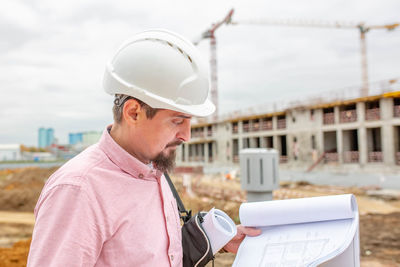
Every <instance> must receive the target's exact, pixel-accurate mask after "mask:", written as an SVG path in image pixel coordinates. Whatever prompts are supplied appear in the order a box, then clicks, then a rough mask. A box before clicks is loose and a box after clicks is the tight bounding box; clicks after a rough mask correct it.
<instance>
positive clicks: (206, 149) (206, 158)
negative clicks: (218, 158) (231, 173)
mask: <svg viewBox="0 0 400 267" xmlns="http://www.w3.org/2000/svg"><path fill="white" fill-rule="evenodd" d="M208 159H209V157H208V143H204V162H205V163H206V164H208ZM213 160H215V159H213Z"/></svg>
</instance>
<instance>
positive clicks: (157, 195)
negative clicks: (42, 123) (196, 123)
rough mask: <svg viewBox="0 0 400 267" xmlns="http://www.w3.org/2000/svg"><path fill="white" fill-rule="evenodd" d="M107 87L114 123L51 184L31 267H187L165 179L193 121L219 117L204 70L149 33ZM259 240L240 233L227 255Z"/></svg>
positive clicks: (169, 41) (188, 47)
mask: <svg viewBox="0 0 400 267" xmlns="http://www.w3.org/2000/svg"><path fill="white" fill-rule="evenodd" d="M103 85H104V88H105V90H106V92H108V93H110V94H112V95H115V100H114V107H113V113H114V124H113V125H110V126H108V127H107V128H106V129H105V131H104V133H103V135H102V137H101V140H100V141H99V143H97V144H95V145H93V146H91V147H89V148H88V149H86V150H85V151H83V152H82V153H81V154H79V155H78V156H76V157H75V158H74V159H72V160H70V161H69V162H67V163H66V164H65V165H64V166H62V167H61V168H60V169H59V170H58V171H57V172H55V173H54V174H53V175H52V176H51V177H50V178H49V180H48V181H47V183H46V185H45V187H44V188H43V191H42V193H41V195H40V197H39V200H38V203H37V205H36V208H35V216H36V224H35V228H34V232H33V236H32V244H31V249H30V253H29V257H28V266H182V238H181V230H180V227H181V226H180V221H179V215H178V210H177V205H176V201H175V199H174V197H173V195H172V193H171V190H170V188H169V186H168V183H167V182H166V180H165V177H164V176H163V175H162V173H163V172H164V171H166V170H170V169H171V168H172V167H173V164H174V159H175V150H176V147H177V146H178V145H179V144H181V143H182V142H185V141H188V140H189V139H190V119H191V118H192V116H208V115H210V114H211V113H212V112H213V111H214V110H215V107H214V105H213V104H212V103H211V102H210V101H209V100H208V99H207V96H208V91H209V81H208V72H207V67H206V65H205V64H204V62H202V60H201V57H200V55H199V52H198V51H197V49H196V48H195V47H194V46H193V45H192V44H191V43H190V42H189V41H187V40H186V39H184V38H183V37H181V36H179V35H177V34H174V33H171V32H168V31H165V30H152V31H145V32H142V33H140V34H137V35H135V36H134V37H133V38H131V39H130V40H128V41H127V42H126V43H125V44H124V45H122V46H121V48H120V49H119V50H118V51H117V53H116V55H115V56H114V58H113V59H112V60H111V62H110V63H109V64H108V65H107V68H106V72H105V76H104V84H103ZM258 233H259V232H258V231H257V230H254V229H248V228H244V227H241V226H239V227H238V235H237V236H236V237H235V238H234V239H233V240H232V241H231V242H230V243H228V244H227V245H226V246H225V249H226V250H228V251H231V252H236V251H237V249H238V246H239V244H240V242H241V241H242V240H243V238H244V236H245V234H251V235H257V234H258Z"/></svg>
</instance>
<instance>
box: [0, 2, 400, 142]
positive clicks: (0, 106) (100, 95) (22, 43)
mask: <svg viewBox="0 0 400 267" xmlns="http://www.w3.org/2000/svg"><path fill="white" fill-rule="evenodd" d="M230 8H234V9H235V13H234V16H233V18H234V20H237V21H240V20H245V19H256V18H259V19H263V18H264V19H265V18H271V19H274V18H276V19H278V18H282V19H285V18H289V19H293V18H299V19H309V20H323V21H345V22H353V23H358V22H365V23H366V24H367V25H371V24H374V25H375V24H378V25H381V24H382V25H383V24H392V23H395V22H400V15H399V14H400V12H399V11H400V1H398V0H380V1H375V0H373V1H372V0H357V1H355V0H331V1H321V0H307V1H305V0H293V1H287V0H281V1H262V0H258V1H251V0H247V1H244V0H242V1H215V0H214V1H213V0H208V1H205V0H203V1H187V0H186V1H178V0H174V1H154V0H146V1H115V0H114V1H110V0H108V1H106V0H89V1H82V0H68V1H53V0H26V1H18V0H5V1H4V0H3V1H2V7H1V9H0V35H1V37H0V51H1V52H0V73H1V74H0V88H1V89H0V90H1V91H0V92H1V95H0V118H1V130H0V143H22V144H26V145H37V135H38V134H37V132H38V128H39V127H42V126H43V127H46V128H47V127H52V128H54V130H55V135H56V137H57V138H58V139H59V141H60V143H66V142H68V133H69V132H80V131H90V130H96V131H102V130H103V129H104V127H105V126H106V125H107V124H109V123H111V122H112V116H111V107H112V97H111V96H108V95H107V94H106V93H104V91H103V90H102V88H101V79H102V75H103V71H104V66H105V63H106V62H107V61H108V60H109V59H110V57H111V56H112V54H113V52H114V51H115V50H116V49H117V48H118V47H119V45H120V44H121V42H123V41H124V40H125V39H126V38H128V37H130V36H131V35H132V34H134V33H136V32H139V31H141V30H144V29H148V28H154V27H157V28H159V27H161V28H167V29H170V30H173V31H176V32H178V33H180V34H182V35H184V36H186V37H188V38H189V39H194V38H195V37H196V36H198V35H199V34H200V33H201V32H203V31H204V30H205V29H206V28H208V27H209V26H210V25H211V23H212V22H215V21H217V20H219V19H221V18H223V17H224V16H225V15H226V13H227V12H228V11H229V10H230ZM216 35H217V42H218V44H217V45H218V48H217V49H218V51H217V53H218V75H219V83H218V86H219V103H220V106H219V108H220V114H226V113H228V112H230V111H232V110H237V109H244V108H247V107H249V106H254V105H258V106H260V105H262V104H265V103H269V102H271V101H276V100H280V99H285V98H293V97H297V96H300V95H308V94H315V93H318V92H319V93H321V92H324V91H330V90H334V89H340V88H344V87H347V86H358V85H360V84H361V67H360V65H361V64H360V61H361V58H360V40H359V32H358V31H357V30H350V29H346V30H345V29H318V28H291V27H281V26H265V25H263V26H261V25H251V26H250V25H235V26H234V25H230V26H224V27H222V28H220V29H219V30H218V31H217V33H216ZM367 47H368V63H369V80H370V81H379V80H385V79H392V78H399V77H400V29H399V30H397V31H393V32H388V31H386V30H373V31H371V32H369V33H368V34H367ZM199 48H200V50H201V52H202V53H203V54H204V56H205V57H207V60H208V57H209V42H208V41H207V40H205V41H203V42H202V43H200V45H199Z"/></svg>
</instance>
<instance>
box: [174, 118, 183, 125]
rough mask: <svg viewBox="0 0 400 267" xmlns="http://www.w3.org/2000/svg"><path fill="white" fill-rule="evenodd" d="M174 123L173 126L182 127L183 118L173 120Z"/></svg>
mask: <svg viewBox="0 0 400 267" xmlns="http://www.w3.org/2000/svg"><path fill="white" fill-rule="evenodd" d="M172 123H173V124H176V125H180V124H182V123H183V119H181V118H176V119H173V120H172Z"/></svg>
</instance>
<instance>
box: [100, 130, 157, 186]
mask: <svg viewBox="0 0 400 267" xmlns="http://www.w3.org/2000/svg"><path fill="white" fill-rule="evenodd" d="M111 127H112V125H109V126H107V128H106V129H105V130H104V131H103V135H102V136H101V139H100V141H99V147H100V149H101V150H103V151H104V153H105V154H106V155H107V157H108V158H109V159H110V160H111V161H112V162H113V163H114V164H115V165H117V166H118V167H119V168H121V169H122V170H123V171H125V172H127V173H129V174H130V175H132V176H133V177H135V178H140V179H146V180H154V179H155V178H158V177H160V176H161V174H162V173H161V172H160V171H158V170H155V169H153V168H151V167H150V166H149V165H146V164H144V163H143V162H141V161H140V160H138V159H137V158H135V157H134V156H132V155H131V154H129V153H128V152H127V151H126V150H125V149H123V148H122V147H121V146H120V145H119V144H117V142H115V141H114V139H113V138H112V137H111V135H110V133H109V129H111Z"/></svg>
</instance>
